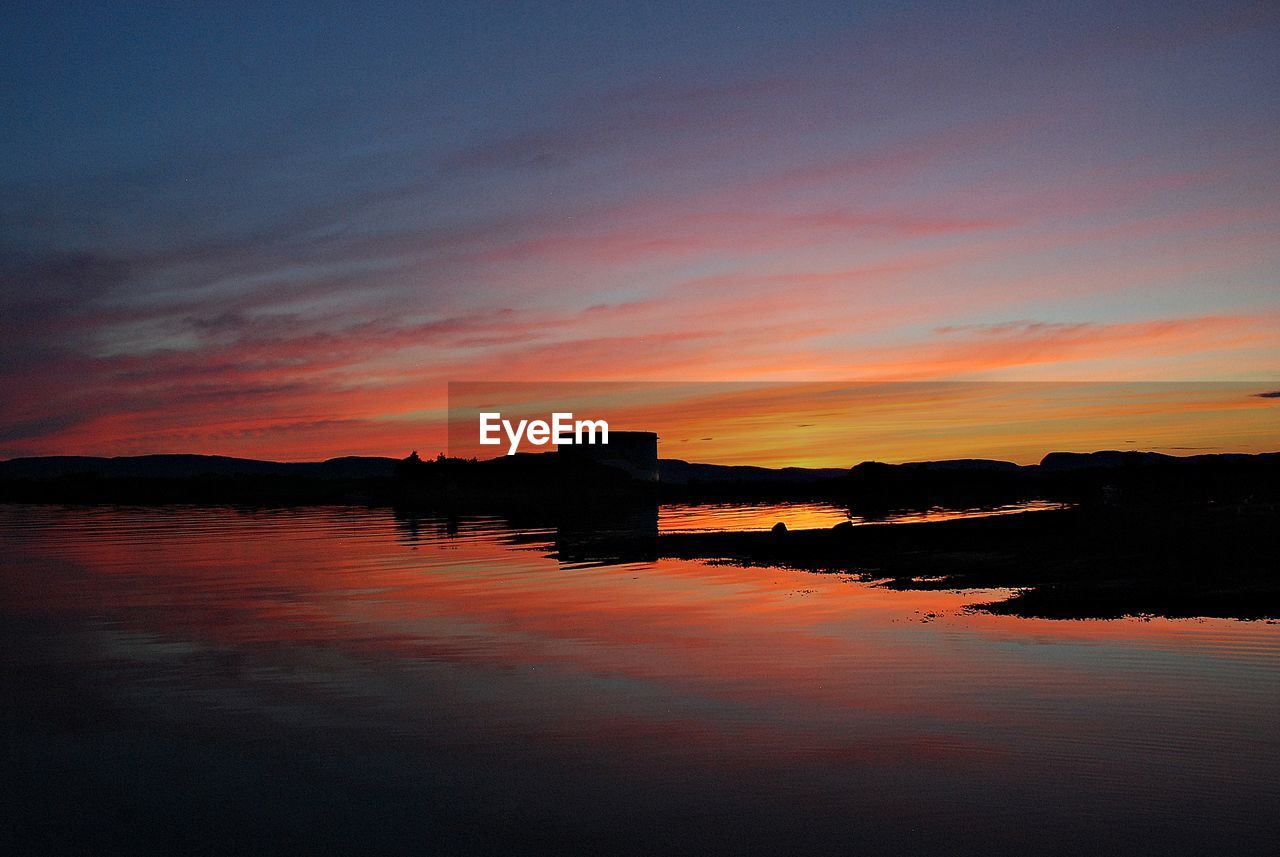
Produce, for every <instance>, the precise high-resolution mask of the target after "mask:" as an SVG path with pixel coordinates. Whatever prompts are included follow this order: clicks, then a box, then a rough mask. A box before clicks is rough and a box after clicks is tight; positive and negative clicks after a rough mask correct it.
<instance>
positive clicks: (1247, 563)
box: [658, 502, 1280, 619]
mask: <svg viewBox="0 0 1280 857" xmlns="http://www.w3.org/2000/svg"><path fill="white" fill-rule="evenodd" d="M1278 524H1280V505H1277V504H1276V503H1274V502H1272V503H1242V504H1230V505H1219V504H1212V505H1199V504H1195V505H1185V504H1176V505H1169V504H1165V505H1162V506H1160V507H1149V508H1131V507H1114V506H1086V507H1078V508H1071V509H1063V510H1057V511H1042V512H1023V513H1019V514H1012V515H999V516H993V517H986V518H968V519H961V520H950V521H938V522H930V523H911V524H873V525H864V526H845V525H840V526H837V527H836V528H834V529H827V530H798V531H792V532H746V533H675V534H670V535H663V536H661V537H660V538H659V541H658V552H659V554H660V555H661V556H672V557H681V558H685V559H713V560H714V559H718V560H726V561H729V562H734V563H738V564H741V565H744V566H783V567H787V568H798V569H806V570H811V571H827V572H841V573H851V574H856V575H858V576H860V577H863V578H865V579H868V580H880V581H884V582H885V585H889V586H896V587H900V588H908V589H974V588H983V589H985V588H1011V589H1015V590H1019V591H1018V592H1017V594H1015V595H1014V596H1013V597H1011V598H1009V599H1007V600H1004V601H999V602H995V603H992V604H986V605H983V608H982V609H986V610H989V611H991V612H996V613H1006V614H1011V615H1018V616H1038V617H1047V618H1091V617H1092V618H1114V617H1119V616H1126V615H1161V616H1171V617H1191V616H1217V617H1226V618H1242V619H1262V618H1276V617H1280V563H1277V554H1276V545H1275V536H1274V534H1275V533H1277V532H1280V527H1278V526H1277V525H1278Z"/></svg>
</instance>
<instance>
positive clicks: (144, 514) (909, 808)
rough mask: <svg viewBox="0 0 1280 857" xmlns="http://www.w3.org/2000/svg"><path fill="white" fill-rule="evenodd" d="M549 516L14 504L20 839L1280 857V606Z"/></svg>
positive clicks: (233, 847) (9, 710) (13, 800)
mask: <svg viewBox="0 0 1280 857" xmlns="http://www.w3.org/2000/svg"><path fill="white" fill-rule="evenodd" d="M832 514H835V512H834V511H833V510H831V509H824V508H822V507H815V506H806V505H803V504H802V505H801V506H787V507H774V508H769V507H750V508H747V507H722V508H719V509H717V508H699V507H668V508H663V509H661V510H659V511H658V514H657V527H658V528H659V529H661V530H662V531H678V530H682V529H703V528H708V527H714V526H718V525H719V524H718V523H717V522H721V523H723V525H724V526H725V527H726V528H729V527H743V526H751V527H754V526H757V525H758V526H760V527H761V528H764V527H767V526H768V525H769V524H770V523H771V522H772V521H775V520H784V521H787V522H788V523H789V525H790V526H793V527H795V526H806V525H807V526H830V525H831V524H832V523H834V522H835V521H836V520H839V519H840V518H839V517H838V516H837V517H834V518H833V517H829V516H830V515H832ZM558 537H559V536H558V533H557V532H556V531H555V530H553V529H550V528H545V527H542V528H539V527H536V526H526V525H523V524H520V523H516V524H513V523H511V522H509V521H507V520H505V519H503V518H500V517H483V516H475V517H461V518H452V519H441V518H433V517H430V516H427V517H419V518H405V517H396V516H395V515H394V514H392V512H391V511H390V510H385V509H368V508H338V507H317V508H305V509H286V510H251V511H245V510H234V509H228V508H194V507H163V508H112V507H83V508H61V507H54V506H44V507H42V506H0V557H3V560H2V561H0V636H2V643H3V645H2V646H0V658H2V659H3V667H4V669H3V679H2V682H3V685H2V686H0V692H3V694H4V698H5V700H6V702H5V705H4V706H3V707H2V708H3V712H4V713H3V715H2V717H3V724H4V728H3V746H4V748H5V756H6V763H5V775H4V781H5V782H4V794H3V804H4V806H5V809H4V811H3V812H4V814H5V815H6V816H7V817H6V818H5V819H4V820H5V824H4V829H5V833H4V834H2V835H3V836H5V837H9V838H11V839H13V840H14V841H13V843H12V844H13V845H14V846H16V847H14V848H10V849H8V853H14V854H17V853H23V854H27V853H30V854H36V853H67V852H77V853H108V852H113V853H131V854H136V853H154V854H184V855H185V854H202V853H217V854H240V853H253V852H262V851H273V852H283V853H318V852H329V853H355V852H359V853H386V854H400V853H412V854H433V853H441V854H453V853H458V854H463V853H465V854H477V853H513V852H523V851H532V850H535V849H537V850H540V851H548V852H550V853H591V854H619V853H633V854H654V853H689V854H702V853H758V854H773V853H832V854H856V853H868V854H914V853H946V854H987V855H990V854H1027V853H1061V854H1080V853H1105V854H1160V855H1171V854H1214V853H1222V854H1264V853H1266V854H1270V853H1274V848H1275V841H1276V836H1277V835H1280V716H1278V715H1280V625H1277V624H1275V623H1269V622H1240V621H1229V620H1168V619H1160V618H1147V619H1126V620H1113V621H1053V620H1032V619H1022V618H1016V617H1010V616H994V615H989V614H986V613H983V612H980V611H977V612H975V611H973V610H971V609H968V607H969V605H972V604H975V603H980V602H983V601H991V600H993V598H994V597H998V596H999V595H1000V594H1001V593H995V592H991V591H986V592H981V591H968V592H928V591H894V590H891V589H887V588H883V587H878V586H875V585H873V584H870V583H866V582H860V581H858V580H855V579H853V578H851V577H849V576H847V575H838V574H814V573H806V572H797V571H788V570H782V569H759V568H753V569H744V568H738V567H734V566H730V565H725V564H720V563H704V562H691V561H679V560H667V559H664V560H659V561H656V562H655V561H644V560H641V561H632V562H615V563H602V562H593V561H583V560H580V559H577V560H574V561H568V560H567V559H564V560H562V559H558V558H557V557H556V556H555V555H553V554H554V553H555V550H556V544H557V540H558ZM561 556H564V554H563V553H561ZM0 841H2V840H0Z"/></svg>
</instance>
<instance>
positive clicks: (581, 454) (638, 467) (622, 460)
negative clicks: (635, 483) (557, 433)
mask: <svg viewBox="0 0 1280 857" xmlns="http://www.w3.org/2000/svg"><path fill="white" fill-rule="evenodd" d="M557 453H558V454H559V455H562V456H565V457H567V458H572V459H574V460H576V461H590V462H592V463H594V464H603V465H606V466H608V467H615V468H617V469H619V470H623V471H626V472H627V473H628V474H630V476H631V478H632V479H636V480H639V481H641V482H657V481H658V435H657V434H656V433H654V432H651V431H612V430H610V432H609V442H608V443H607V444H605V443H594V444H592V443H582V444H574V445H571V446H570V445H565V446H561V447H558V449H557Z"/></svg>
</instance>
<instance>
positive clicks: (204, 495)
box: [0, 450, 1280, 516]
mask: <svg viewBox="0 0 1280 857" xmlns="http://www.w3.org/2000/svg"><path fill="white" fill-rule="evenodd" d="M657 468H658V474H659V481H658V483H656V484H653V483H650V485H649V487H648V488H647V489H645V491H646V492H647V493H649V494H652V493H653V492H655V491H656V492H659V493H660V496H663V497H667V498H670V499H690V500H696V499H717V498H724V499H737V500H744V501H752V500H764V499H779V498H787V497H795V498H800V497H804V498H823V499H828V500H835V501H838V502H847V503H848V504H849V505H850V507H851V508H858V509H860V510H861V511H862V512H863V513H864V514H870V515H872V516H874V514H876V512H877V511H880V510H886V509H893V508H926V507H929V506H934V505H944V506H981V505H996V504H1003V503H1010V502H1017V501H1021V500H1024V499H1029V498H1046V499H1060V500H1066V501H1071V502H1081V501H1088V500H1103V499H1105V500H1108V501H1112V502H1114V501H1117V500H1119V499H1123V500H1124V501H1126V502H1139V501H1143V502H1159V501H1161V500H1162V499H1163V498H1164V497H1167V496H1175V497H1182V498H1184V499H1197V500H1205V499H1211V498H1215V497H1218V498H1246V497H1247V498H1252V497H1259V496H1272V495H1274V494H1275V493H1276V490H1277V488H1276V486H1277V485H1280V453H1263V454H1259V455H1244V454H1212V455H1192V456H1183V457H1178V456H1171V455H1165V454H1162V453H1155V452H1140V451H1128V450H1126V451H1116V450H1103V451H1099V452H1091V453H1076V452H1051V453H1049V454H1048V455H1046V456H1045V457H1044V458H1043V459H1042V460H1041V461H1040V463H1038V464H1031V465H1018V464H1015V463H1013V462H1009V461H997V460H990V459H967V458H966V459H949V460H941V461H920V462H909V463H906V464H886V463H883V462H874V461H868V462H863V463H861V464H858V465H856V466H854V467H852V468H849V469H841V468H802V467H784V468H768V467H750V466H725V465H717V464H700V463H696V462H689V461H683V460H680V459H660V460H659V461H658V464H657ZM632 481H633V480H631V479H630V477H629V476H628V475H627V474H626V473H624V472H623V471H621V470H616V469H613V468H610V467H609V466H608V465H607V464H603V463H600V462H593V461H589V460H582V461H579V460H577V459H574V458H564V457H560V456H556V455H555V454H553V453H521V454H518V455H515V456H500V457H498V458H495V459H490V460H486V461H475V460H463V459H450V458H445V457H443V456H440V457H437V458H435V459H428V460H422V459H418V458H417V457H416V454H415V455H414V456H410V457H409V458H405V459H394V458H382V457H360V456H348V457H343V458H331V459H328V460H327V461H316V462H277V461H260V460H257V459H250V458H233V457H228V456H219V455H140V456H121V457H115V458H99V457H92V456H45V457H38V458H16V459H12V460H10V461H3V462H0V499H9V500H23V501H50V502H59V501H63V500H71V501H84V502H97V501H108V502H109V501H111V500H112V499H118V500H124V501H129V502H202V501H214V502H255V501H258V500H262V501H265V502H276V501H283V502H291V503H306V502H346V501H349V500H352V499H362V500H366V501H369V502H408V501H413V502H419V501H435V500H438V499H440V498H445V499H449V498H455V499H456V498H468V499H484V498H486V497H487V498H491V499H503V498H505V499H510V500H538V499H539V498H541V499H546V498H556V497H558V498H562V499H568V498H571V497H573V496H575V495H578V494H581V493H583V492H584V491H587V492H588V493H601V492H603V493H604V494H619V493H628V492H632V493H634V492H633V488H634V486H632V485H631V482H632Z"/></svg>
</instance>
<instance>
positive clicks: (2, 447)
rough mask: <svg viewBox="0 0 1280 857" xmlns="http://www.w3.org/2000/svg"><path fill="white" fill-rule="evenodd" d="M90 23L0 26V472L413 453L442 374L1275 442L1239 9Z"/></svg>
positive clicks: (1262, 104)
mask: <svg viewBox="0 0 1280 857" xmlns="http://www.w3.org/2000/svg"><path fill="white" fill-rule="evenodd" d="M119 5H120V4H92V3H86V4H66V5H63V6H59V7H58V8H48V7H46V6H45V5H44V4H27V5H26V7H25V8H11V9H8V10H6V13H5V25H4V26H3V27H0V75H3V80H4V84H5V85H4V87H3V89H2V90H0V127H2V128H3V139H4V152H5V157H4V158H3V160H2V161H0V182H2V183H3V193H2V194H0V457H11V456H17V455H32V454H66V453H76V454H133V453H140V452H207V453H221V454H230V455H247V456H254V457H260V458H279V459H309V458H324V457H329V456H336V455H346V454H382V455H403V454H405V453H406V452H407V451H408V450H409V449H410V448H418V449H421V450H423V451H424V452H426V451H432V452H433V451H434V450H435V449H437V448H444V443H445V408H446V385H447V382H449V381H479V380H491V381H528V380H558V381H564V380H569V381H573V380H593V381H595V380H598V381H658V380H660V381H672V382H691V381H788V382H833V381H869V380H893V381H913V382H930V383H932V382H939V381H953V380H982V381H990V380H1016V381H1029V380H1051V381H1064V380H1091V381H1095V380H1105V381H1119V380H1123V381H1232V382H1244V383H1242V384H1240V385H1239V386H1237V385H1232V386H1231V387H1228V388H1215V389H1222V390H1229V391H1230V394H1229V395H1223V396H1221V397H1218V395H1217V393H1215V394H1214V397H1211V398H1212V401H1213V402H1214V403H1219V402H1220V403H1221V416H1220V418H1218V417H1215V418H1214V419H1213V420H1212V422H1213V426H1214V428H1213V432H1212V434H1213V438H1212V439H1213V440H1214V441H1218V442H1222V443H1226V444H1227V445H1228V446H1235V447H1238V448H1248V449H1251V450H1252V449H1255V448H1260V447H1265V446H1266V443H1265V440H1266V438H1265V437H1263V434H1262V432H1263V429H1262V428H1261V427H1262V426H1264V425H1265V424H1266V422H1267V420H1271V421H1274V423H1275V424H1280V399H1278V398H1261V397H1258V396H1257V395H1256V393H1261V392H1267V391H1271V390H1276V389H1280V7H1277V5H1276V4H1274V3H1271V2H1265V0H1264V2H1252V3H1250V2H1245V3H1233V2H1227V3H1218V4H1190V3H1182V2H1176V0H1175V2H1148V3H1137V4H1135V3H1127V2H1114V0H1112V2H1104V3H1093V2H1076V3H1070V4H1067V3H1043V4H1038V3H1016V4H1014V3H1010V4H1000V3H973V4H923V3H916V4H911V3H900V2H892V3H849V2H844V3H831V4H822V3H773V4H757V3H749V2H734V3H723V4H700V3H690V2H680V3H670V4H667V3H634V4H613V3H554V4H535V3H498V4H483V3H455V4H427V3H406V4H381V3H377V4H375V3H369V4H352V3H344V4H332V5H329V4H318V3H308V4H302V3H298V4H289V3H283V2H282V3H271V4H262V3H245V4H230V3H227V4H207V6H205V7H199V6H186V5H183V6H181V7H179V6H178V5H176V4H156V5H154V6H149V5H146V4H131V5H130V6H128V7H127V8H123V7H122V8H112V7H113V6H119ZM918 389H925V387H920V388H918ZM929 389H936V388H929ZM1251 391H1252V392H1251ZM1196 396H1197V397H1199V398H1197V401H1198V402H1200V403H1201V404H1200V405H1198V406H1197V408H1200V407H1201V406H1202V405H1203V402H1204V401H1205V398H1204V395H1203V392H1202V391H1201V392H1198V393H1197V394H1196ZM1001 401H1002V403H1003V404H1002V407H1006V408H1007V407H1008V406H1009V404H1008V402H1009V400H1006V399H1002V400H1001ZM1124 404H1125V406H1126V407H1133V403H1132V402H1131V401H1130V402H1126V403H1124ZM793 405H794V403H793ZM789 407H791V406H789ZM1116 407H1117V408H1119V407H1121V405H1120V404H1116ZM1214 407H1215V408H1217V407H1218V405H1217V404H1215V405H1214ZM1171 410H1172V411H1175V412H1176V411H1177V410H1178V409H1177V408H1176V407H1172V408H1171ZM861 412H864V411H863V409H862V408H861V406H859V407H856V408H853V407H851V408H850V409H849V410H848V411H841V413H851V414H856V413H861ZM1200 412H1201V411H1199V410H1197V413H1200ZM788 413H790V412H788ZM1235 413H1239V414H1244V415H1245V416H1243V417H1242V418H1241V419H1242V420H1243V422H1240V423H1231V420H1233V419H1235V417H1234V416H1232V414H1235ZM1095 416H1097V417H1098V419H1100V420H1103V421H1104V422H1105V421H1106V420H1109V419H1110V420H1114V419H1115V418H1116V417H1115V412H1106V413H1100V414H1095ZM1080 419H1084V417H1083V416H1081V417H1080ZM1203 419H1207V418H1202V417H1197V418H1196V420H1197V421H1200V422H1195V423H1194V425H1200V426H1203V425H1204V424H1205V423H1204V422H1203V421H1202V420H1203ZM988 422H996V420H994V419H993V420H989V421H988ZM1228 423H1231V424H1230V425H1228ZM1081 425H1083V423H1081ZM1232 426H1235V427H1234V428H1233V427H1232ZM1241 426H1243V427H1241ZM1129 427H1130V426H1129V425H1127V424H1124V423H1123V421H1122V422H1121V424H1119V425H1113V426H1112V428H1114V429H1115V431H1116V432H1118V434H1115V435H1112V434H1108V433H1107V432H1105V431H1099V430H1095V429H1096V425H1095V427H1094V428H1091V429H1089V430H1088V431H1084V430H1083V429H1082V430H1081V434H1080V437H1081V442H1082V443H1085V444H1086V445H1087V442H1093V441H1094V440H1097V441H1098V442H1099V443H1103V442H1105V441H1106V440H1108V439H1110V438H1112V437H1113V436H1116V437H1118V436H1120V435H1122V434H1123V433H1124V431H1123V430H1124V429H1126V428H1129ZM683 428H687V429H688V430H689V432H690V433H691V436H692V434H696V431H695V429H696V428H697V427H696V426H692V425H686V426H684V427H683ZM882 429H883V427H881V429H880V430H882ZM833 430H834V429H832V428H830V427H828V428H827V429H826V431H827V432H828V434H829V433H830V431H833ZM1152 438H1153V440H1152V442H1150V443H1149V444H1148V445H1149V446H1151V447H1152V448H1154V447H1156V446H1160V445H1161V444H1164V445H1166V446H1174V445H1178V444H1179V443H1180V442H1181V441H1180V438H1179V436H1177V435H1176V433H1173V434H1169V435H1160V437H1159V438H1156V437H1155V435H1154V434H1153V435H1152ZM1239 438H1246V440H1243V441H1242V440H1239ZM1249 438H1251V439H1252V440H1248V439H1249ZM883 439H884V438H882V440H883ZM1042 439H1043V440H1045V442H1050V441H1056V440H1057V436H1056V435H1055V436H1054V437H1052V438H1050V437H1044V436H1042V435H1035V434H1027V435H1023V436H1021V437H1020V438H1019V440H1018V442H1019V443H1020V444H1022V446H1019V447H1018V449H1019V450H1023V448H1024V447H1025V456H1031V451H1030V449H1031V446H1035V445H1038V441H1040V440H1042ZM680 440H681V438H678V437H674V436H673V437H671V438H670V439H669V442H670V443H672V444H678V443H679V441H680ZM1155 440H1159V441H1160V442H1161V443H1156V442H1154V441H1155ZM1033 441H1035V442H1036V443H1032V442H1033ZM1086 441H1087V442H1086ZM829 442H830V438H829V437H824V438H823V439H822V443H823V444H824V445H826V444H828V443H829ZM948 444H950V445H948ZM979 446H980V447H981V449H980V450H979V449H977V447H979ZM1272 446H1274V444H1272ZM877 448H879V447H877ZM726 449H727V448H726ZM734 449H735V450H736V452H733V453H732V454H730V453H729V452H726V451H725V450H721V452H720V453H719V455H720V458H721V459H724V460H733V461H734V462H735V463H739V458H740V457H741V456H742V455H744V454H745V452H744V450H745V447H743V446H741V445H739V446H738V447H735V448H734ZM919 449H920V450H921V451H922V454H929V455H940V454H957V455H963V454H974V453H975V452H977V451H981V452H984V453H992V454H994V453H998V452H1000V448H999V445H998V444H995V445H992V444H987V445H982V444H974V445H970V447H966V446H965V444H964V443H963V442H960V441H958V440H957V441H955V442H952V441H948V443H938V442H936V438H935V439H934V440H933V441H930V443H928V444H923V443H922V445H920V446H919ZM672 450H673V451H680V452H682V453H683V454H686V455H688V456H693V455H694V454H695V453H696V452H697V450H696V449H692V451H691V448H689V447H683V448H678V447H672ZM1044 451H1047V450H1044ZM760 452H761V454H762V455H763V458H764V459H766V460H760V462H759V463H788V462H791V461H794V463H835V462H831V461H827V460H826V459H824V458H822V456H817V455H799V454H796V453H795V451H794V450H792V449H781V450H780V448H778V447H772V448H770V449H762V450H760ZM1008 454H1010V455H1015V456H1019V455H1023V452H1016V453H1015V452H1010V453H1008ZM700 457H701V458H702V460H717V453H716V452H715V451H714V450H709V451H708V452H707V454H705V455H701V456H700ZM854 457H855V458H856V457H857V456H854ZM882 457H892V456H891V455H888V456H882ZM843 463H853V461H845V462H843Z"/></svg>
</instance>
